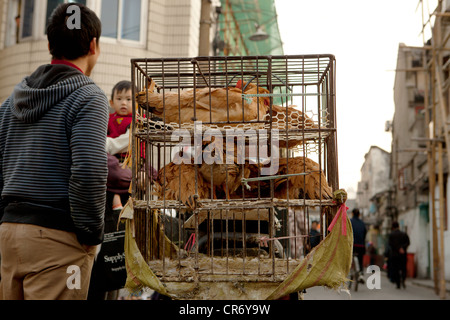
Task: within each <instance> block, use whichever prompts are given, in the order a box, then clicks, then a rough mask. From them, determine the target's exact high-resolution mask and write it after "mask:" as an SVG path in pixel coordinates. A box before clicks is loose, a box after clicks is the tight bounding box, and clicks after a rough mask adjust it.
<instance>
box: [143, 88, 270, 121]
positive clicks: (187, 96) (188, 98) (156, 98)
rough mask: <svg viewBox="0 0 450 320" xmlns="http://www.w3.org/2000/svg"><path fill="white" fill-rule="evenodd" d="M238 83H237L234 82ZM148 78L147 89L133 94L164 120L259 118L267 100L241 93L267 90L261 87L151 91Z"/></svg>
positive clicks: (266, 105)
mask: <svg viewBox="0 0 450 320" xmlns="http://www.w3.org/2000/svg"><path fill="white" fill-rule="evenodd" d="M238 86H240V84H238ZM154 87H155V85H154V83H153V82H152V84H151V86H150V87H149V89H148V90H143V91H141V92H140V93H138V94H137V97H136V100H137V103H138V104H139V105H141V106H144V107H145V106H146V105H147V104H148V107H149V110H150V111H151V112H152V113H153V114H154V115H156V116H158V117H160V118H162V119H163V120H164V121H165V122H166V123H181V124H183V123H190V122H193V121H202V122H218V123H220V122H222V123H223V122H229V121H230V122H233V121H254V120H262V119H263V118H264V117H265V115H266V114H267V110H268V108H269V104H270V98H268V97H253V96H252V97H245V95H244V96H243V95H242V94H243V93H247V94H252V93H258V92H259V93H262V94H268V93H269V91H268V90H267V89H265V88H262V87H259V88H257V89H256V88H255V87H254V86H249V87H248V90H246V91H245V92H243V91H242V88H239V87H228V88H209V87H206V88H201V89H196V90H194V89H187V90H180V91H167V90H163V91H162V92H159V93H158V92H155V90H154Z"/></svg>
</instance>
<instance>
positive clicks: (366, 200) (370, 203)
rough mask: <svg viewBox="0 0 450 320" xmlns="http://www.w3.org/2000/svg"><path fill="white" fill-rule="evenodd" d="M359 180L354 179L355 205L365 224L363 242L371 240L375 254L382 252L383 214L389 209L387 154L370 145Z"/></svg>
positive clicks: (388, 160) (383, 237) (388, 155)
mask: <svg viewBox="0 0 450 320" xmlns="http://www.w3.org/2000/svg"><path fill="white" fill-rule="evenodd" d="M364 159H365V160H364V163H363V165H362V167H361V180H360V181H359V182H358V190H357V192H356V203H355V206H356V207H357V208H358V209H359V210H360V212H361V219H362V220H363V221H364V223H365V224H366V226H367V229H368V231H369V232H368V236H367V239H366V240H367V242H371V243H372V244H373V246H374V247H375V248H376V249H377V252H378V254H379V255H383V253H384V251H385V238H386V228H385V223H386V222H385V216H386V212H387V210H389V208H390V198H389V196H390V186H391V184H390V182H389V181H390V180H389V173H390V153H389V152H387V151H385V150H383V149H381V148H380V147H377V146H371V147H370V149H369V151H368V152H367V153H366V155H365V156H364Z"/></svg>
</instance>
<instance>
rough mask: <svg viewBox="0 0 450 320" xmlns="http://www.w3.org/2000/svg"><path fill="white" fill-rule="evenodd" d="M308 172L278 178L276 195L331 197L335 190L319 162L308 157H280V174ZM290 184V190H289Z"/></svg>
mask: <svg viewBox="0 0 450 320" xmlns="http://www.w3.org/2000/svg"><path fill="white" fill-rule="evenodd" d="M302 172H304V173H306V175H298V176H290V177H284V178H280V179H276V180H275V182H274V188H275V192H274V196H275V197H276V198H280V199H286V198H287V195H288V194H289V199H301V198H305V199H331V198H332V197H333V191H332V189H331V187H330V186H329V185H328V183H327V178H326V177H325V175H324V173H323V171H322V170H320V166H319V164H318V163H316V162H314V161H313V160H311V159H309V158H306V157H295V158H289V160H288V159H287V158H281V159H279V168H278V174H279V175H284V174H295V173H302ZM288 186H289V190H288Z"/></svg>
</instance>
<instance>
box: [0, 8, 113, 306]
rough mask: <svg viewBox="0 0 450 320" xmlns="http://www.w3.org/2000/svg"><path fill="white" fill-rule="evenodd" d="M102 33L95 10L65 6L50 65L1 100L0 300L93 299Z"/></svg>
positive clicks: (101, 167) (99, 222)
mask: <svg viewBox="0 0 450 320" xmlns="http://www.w3.org/2000/svg"><path fill="white" fill-rule="evenodd" d="M74 5H76V6H77V8H75V7H73V6H74ZM74 15H75V16H74ZM73 19H79V21H78V22H79V26H78V27H76V24H75V27H74V25H73V24H72V25H69V22H72V23H73ZM100 35H101V22H100V20H99V19H98V17H97V16H96V15H95V13H94V12H92V11H91V10H90V9H88V8H87V7H85V6H83V5H78V4H74V3H68V4H63V5H61V6H58V7H57V8H56V9H55V11H54V12H53V14H52V16H51V17H50V20H49V24H48V27H47V36H48V42H49V51H50V54H51V55H52V62H51V64H48V65H43V66H41V67H39V68H38V69H37V70H36V71H35V72H34V73H33V74H31V75H30V76H28V77H25V78H24V79H23V80H22V82H20V83H19V84H18V85H17V86H16V87H15V88H14V91H13V93H12V94H11V96H10V97H9V98H8V99H7V100H6V101H5V102H4V103H3V104H2V105H1V107H0V194H1V197H0V218H1V225H0V255H1V280H0V299H33V300H36V299H46V300H53V299H86V296H87V292H88V286H89V278H90V274H91V269H92V264H93V259H94V254H95V249H96V246H97V245H98V244H100V243H101V242H102V241H103V227H104V211H105V201H106V198H105V197H106V180H107V173H108V172H107V157H106V151H105V142H106V131H107V123H108V116H109V109H108V100H107V98H106V96H105V94H104V92H103V91H102V90H101V89H100V88H99V87H98V86H97V85H96V84H95V83H94V82H93V81H92V80H91V79H90V78H89V76H90V74H91V71H92V69H93V67H94V66H95V64H96V62H97V58H98V56H99V53H100V48H99V38H100Z"/></svg>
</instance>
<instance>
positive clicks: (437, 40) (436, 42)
mask: <svg viewBox="0 0 450 320" xmlns="http://www.w3.org/2000/svg"><path fill="white" fill-rule="evenodd" d="M439 9H440V4H439V5H438V9H437V10H439ZM441 31H442V25H441V16H437V17H436V21H435V25H434V27H433V28H432V41H431V42H432V47H433V50H432V53H433V60H434V71H435V78H436V86H437V94H438V102H439V111H440V126H439V133H442V132H443V134H444V137H445V142H446V146H449V145H450V141H449V140H450V139H449V132H448V127H447V113H446V106H445V104H444V101H445V100H444V92H443V89H442V66H441V63H442V61H443V57H442V52H437V51H436V50H435V48H436V47H439V46H441V45H442V43H441V39H442V33H441ZM442 157H443V143H442V142H438V184H439V229H434V230H433V231H434V233H436V232H439V239H438V242H439V255H438V257H439V270H438V274H439V276H438V278H439V285H438V288H439V290H438V291H439V296H440V298H441V299H445V291H446V288H445V254H444V253H445V251H444V225H443V222H444V214H445V206H446V201H445V194H444V166H443V159H442ZM447 161H448V163H449V164H450V152H447ZM436 222H437V221H436ZM435 245H437V242H436V243H435V244H433V247H434V246H435Z"/></svg>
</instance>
